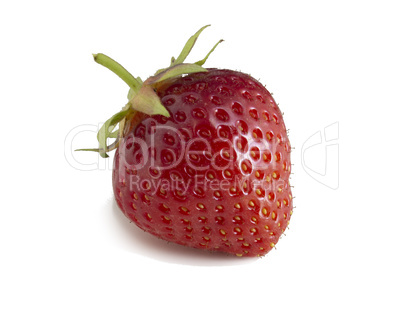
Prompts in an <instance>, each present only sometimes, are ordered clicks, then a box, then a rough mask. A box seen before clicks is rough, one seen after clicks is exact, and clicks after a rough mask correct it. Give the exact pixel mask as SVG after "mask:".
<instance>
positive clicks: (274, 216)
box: [271, 212, 276, 220]
mask: <svg viewBox="0 0 402 313" xmlns="http://www.w3.org/2000/svg"><path fill="white" fill-rule="evenodd" d="M271 216H272V219H273V220H275V219H276V213H275V212H272V215H271Z"/></svg>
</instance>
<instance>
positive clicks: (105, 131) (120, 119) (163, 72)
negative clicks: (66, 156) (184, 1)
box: [76, 25, 223, 158]
mask: <svg viewBox="0 0 402 313" xmlns="http://www.w3.org/2000/svg"><path fill="white" fill-rule="evenodd" d="M208 26H210V25H206V26H204V27H202V28H201V29H200V30H198V31H197V32H196V33H195V34H194V35H193V36H191V37H190V38H189V39H188V40H187V42H186V44H185V45H184V47H183V49H182V51H181V52H180V54H179V56H178V57H177V58H174V57H172V59H171V62H170V66H169V67H167V68H163V69H159V70H158V71H156V73H155V74H154V75H153V76H150V77H149V78H148V79H146V80H145V81H144V82H143V81H142V80H141V78H140V77H134V76H133V75H132V74H131V73H130V72H128V71H127V70H126V69H125V68H124V67H123V66H122V65H120V64H119V63H118V62H116V61H115V60H113V59H112V58H110V57H108V56H106V55H105V54H102V53H98V54H94V55H93V56H94V60H95V62H97V63H99V64H101V65H103V66H105V67H106V68H108V69H109V70H111V71H112V72H113V73H115V74H116V75H117V76H119V77H120V78H121V79H122V80H123V81H124V82H125V83H126V84H127V85H128V86H129V87H130V89H129V92H128V95H127V98H128V103H127V104H126V105H125V106H124V107H123V108H122V110H121V111H119V112H117V113H116V114H114V115H113V116H112V117H111V118H109V119H108V120H107V121H106V122H105V123H104V124H103V126H102V127H101V128H100V129H99V132H98V134H97V139H98V142H99V148H95V149H78V150H76V151H94V152H98V153H99V154H100V156H101V157H103V158H107V157H108V154H107V152H110V151H112V150H114V149H116V148H117V147H118V146H119V143H120V140H121V139H122V137H123V135H124V129H125V125H126V122H127V121H128V120H130V121H132V120H135V119H136V117H138V116H142V115H143V114H146V115H158V114H159V115H163V116H166V117H169V116H170V115H169V112H168V111H167V110H166V108H165V107H164V106H163V104H162V102H161V100H160V98H159V97H158V95H157V92H156V91H157V89H158V85H159V84H160V83H161V82H163V81H165V80H167V79H171V78H174V77H179V76H181V75H185V74H190V73H197V72H207V71H208V70H207V69H205V68H203V67H202V65H204V63H205V61H206V60H207V59H208V57H209V55H210V54H211V53H212V52H213V51H214V50H215V48H216V47H217V46H218V44H219V43H221V42H222V41H223V40H219V41H218V42H217V43H216V44H215V45H214V47H213V48H212V49H211V50H210V51H209V52H208V54H207V55H206V56H205V57H204V58H203V59H202V60H200V61H198V62H195V63H184V61H185V60H186V58H187V56H188V55H189V54H190V52H191V50H192V48H193V47H194V44H195V42H196V41H197V39H198V37H199V35H200V34H201V32H202V31H203V30H204V29H205V28H207V27H208ZM116 128H117V129H116ZM110 138H114V139H115V140H114V142H113V143H112V144H110V145H108V144H107V142H108V139H110Z"/></svg>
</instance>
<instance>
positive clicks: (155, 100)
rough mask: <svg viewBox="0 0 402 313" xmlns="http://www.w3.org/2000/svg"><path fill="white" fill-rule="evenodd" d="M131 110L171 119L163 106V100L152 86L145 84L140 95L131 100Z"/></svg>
mask: <svg viewBox="0 0 402 313" xmlns="http://www.w3.org/2000/svg"><path fill="white" fill-rule="evenodd" d="M130 104H131V108H132V109H134V110H136V111H139V112H142V113H145V114H148V115H155V114H160V115H163V116H166V117H169V116H170V114H169V112H168V111H167V110H166V108H165V107H164V106H163V104H162V102H161V99H159V97H158V95H157V94H156V92H155V91H154V89H153V88H152V87H151V86H150V85H146V84H144V85H143V86H142V87H141V89H140V91H139V92H138V94H136V95H135V97H134V98H132V99H131V100H130Z"/></svg>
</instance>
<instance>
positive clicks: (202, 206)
mask: <svg viewBox="0 0 402 313" xmlns="http://www.w3.org/2000/svg"><path fill="white" fill-rule="evenodd" d="M197 207H198V208H200V209H201V210H202V209H205V206H204V205H203V204H202V203H198V204H197Z"/></svg>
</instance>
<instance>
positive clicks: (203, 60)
mask: <svg viewBox="0 0 402 313" xmlns="http://www.w3.org/2000/svg"><path fill="white" fill-rule="evenodd" d="M222 41H223V39H221V40H219V41H218V42H217V43H216V44H215V46H213V48H212V49H211V51H209V52H208V54H207V56H206V57H205V58H203V59H202V60H200V61H198V62H195V63H194V64H197V65H200V66H202V65H204V63H205V62H206V61H207V59H208V57H209V56H210V54H211V53H212V52H214V50H215V48H216V47H217V46H218V45H219V44H220V43H221V42H222Z"/></svg>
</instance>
